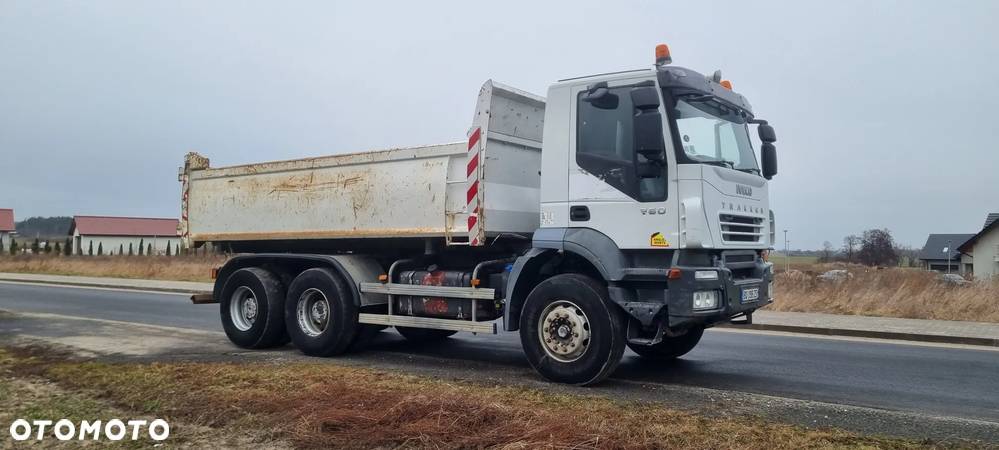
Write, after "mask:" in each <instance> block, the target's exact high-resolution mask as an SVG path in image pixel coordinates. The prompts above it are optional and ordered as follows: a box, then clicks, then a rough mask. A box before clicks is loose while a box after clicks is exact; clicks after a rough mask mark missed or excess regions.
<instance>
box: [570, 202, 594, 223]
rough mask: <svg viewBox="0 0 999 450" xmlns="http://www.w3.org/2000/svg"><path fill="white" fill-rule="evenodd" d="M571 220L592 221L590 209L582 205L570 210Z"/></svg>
mask: <svg viewBox="0 0 999 450" xmlns="http://www.w3.org/2000/svg"><path fill="white" fill-rule="evenodd" d="M569 220H571V221H573V222H586V221H588V220H590V208H588V207H586V206H582V205H579V206H573V207H571V208H569Z"/></svg>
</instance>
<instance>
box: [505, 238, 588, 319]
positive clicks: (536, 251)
mask: <svg viewBox="0 0 999 450" xmlns="http://www.w3.org/2000/svg"><path fill="white" fill-rule="evenodd" d="M563 273H579V274H582V275H586V276H588V277H590V278H593V279H594V280H596V281H598V282H601V283H603V282H606V277H604V274H603V272H602V271H601V270H600V266H598V265H596V264H594V263H593V262H592V261H591V260H590V259H589V258H587V257H586V255H582V254H579V253H575V252H574V251H572V250H569V249H566V250H555V249H550V248H532V249H531V250H529V251H528V252H527V253H526V254H524V255H523V256H521V257H519V258H517V261H516V262H515V263H514V265H513V271H512V272H511V273H510V279H509V280H508V282H507V286H506V292H507V296H506V297H507V298H506V308H504V310H503V327H504V328H503V329H504V330H506V331H517V330H519V329H520V314H521V310H522V308H523V306H524V302H525V301H527V296H528V295H529V294H530V293H531V291H532V290H534V288H535V287H536V286H537V285H538V284H539V283H541V282H542V281H544V280H547V279H548V278H551V277H553V276H555V275H559V274H563Z"/></svg>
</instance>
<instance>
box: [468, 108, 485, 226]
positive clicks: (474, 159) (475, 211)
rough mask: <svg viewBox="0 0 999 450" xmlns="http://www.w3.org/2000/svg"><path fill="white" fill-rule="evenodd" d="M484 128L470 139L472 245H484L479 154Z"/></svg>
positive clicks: (469, 167) (469, 223)
mask: <svg viewBox="0 0 999 450" xmlns="http://www.w3.org/2000/svg"><path fill="white" fill-rule="evenodd" d="M481 141H482V128H481V127H480V128H476V129H475V131H472V134H471V135H470V136H469V137H468V167H467V172H468V173H467V175H468V192H467V195H466V198H467V202H468V203H467V205H468V207H467V209H466V210H467V211H468V242H469V244H470V245H482V241H483V239H481V237H482V234H483V233H482V226H481V225H482V223H481V222H480V221H479V211H480V210H479V205H480V203H479V197H480V196H479V173H480V170H479V167H480V166H479V153H480V150H481V149H482V146H481V145H480V144H481Z"/></svg>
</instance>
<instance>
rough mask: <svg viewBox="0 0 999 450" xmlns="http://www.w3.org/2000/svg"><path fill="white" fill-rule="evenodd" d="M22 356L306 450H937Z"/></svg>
mask: <svg viewBox="0 0 999 450" xmlns="http://www.w3.org/2000/svg"><path fill="white" fill-rule="evenodd" d="M14 352H15V353H8V354H14V355H16V356H14V359H15V361H16V363H15V364H16V366H17V368H16V369H15V372H16V373H20V374H22V376H33V377H43V378H47V379H49V380H52V381H54V382H56V383H57V384H58V385H59V386H61V387H62V388H64V389H67V390H71V391H80V392H91V393H93V395H95V396H97V397H99V398H100V399H102V400H105V401H113V402H114V403H115V404H116V405H117V406H118V407H121V408H124V409H125V410H128V411H136V412H138V413H141V414H153V415H156V416H158V417H166V418H167V419H168V420H179V421H182V422H186V423H193V424H198V425H207V426H211V427H212V428H214V429H217V430H220V432H222V431H223V430H229V431H230V432H231V430H233V429H234V428H237V429H239V428H244V429H252V430H271V433H272V434H271V435H270V436H266V437H265V438H267V439H280V440H287V441H288V442H291V443H292V444H293V445H295V446H296V447H299V448H320V447H322V448H396V447H403V448H601V449H630V448H634V449H644V448H692V449H716V448H749V449H799V448H830V447H833V448H924V447H928V446H931V445H930V444H928V443H918V442H912V441H906V440H896V439H884V438H873V437H865V436H858V435H855V434H852V433H847V432H843V431H839V430H811V429H805V428H801V427H796V426H790V425H783V424H777V423H772V422H766V421H763V420H759V419H756V420H752V419H739V418H707V417H704V416H699V415H695V414H689V413H683V412H678V411H675V410H670V409H666V408H663V407H660V406H655V405H647V404H638V403H625V402H615V401H611V400H607V399H604V398H597V397H589V396H580V395H556V394H551V393H545V392H541V391H537V390H531V389H525V388H516V387H501V386H481V385H473V384H469V383H456V382H446V381H438V380H430V379H427V378H420V377H415V376H407V375H401V374H397V373H389V372H383V371H376V370H370V369H363V368H347V367H340V366H336V365H332V364H292V365H276V364H265V363H256V364H234V363H178V364H152V365H140V364H105V363H93V362H90V363H80V362H45V361H40V360H39V359H37V358H32V357H28V356H24V355H23V354H18V353H16V352H17V350H14ZM2 354H3V351H2V350H0V356H2ZM0 359H2V358H0ZM179 433H180V431H178V434H179ZM172 437H173V436H171V438H172ZM179 437H181V438H183V436H179Z"/></svg>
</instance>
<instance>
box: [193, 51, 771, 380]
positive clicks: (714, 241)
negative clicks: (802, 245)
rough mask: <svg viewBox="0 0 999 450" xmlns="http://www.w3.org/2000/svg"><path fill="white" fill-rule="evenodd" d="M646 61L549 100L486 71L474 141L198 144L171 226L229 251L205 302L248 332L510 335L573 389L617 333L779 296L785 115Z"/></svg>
mask: <svg viewBox="0 0 999 450" xmlns="http://www.w3.org/2000/svg"><path fill="white" fill-rule="evenodd" d="M656 56H657V61H656V65H655V66H654V67H653V68H651V69H648V70H636V71H628V72H618V73H610V74H604V75H596V76H591V77H584V78H573V79H568V80H562V81H559V82H558V83H556V84H554V85H553V86H551V88H550V89H549V90H548V97H547V98H542V97H539V96H536V95H533V94H530V93H527V92H524V91H520V90H517V89H514V88H511V87H507V86H503V85H501V84H498V83H494V82H492V81H487V82H486V83H485V84H484V85H483V87H482V89H481V91H480V93H479V97H478V99H477V103H476V112H475V115H474V117H473V125H472V127H471V129H470V130H469V132H468V140H467V142H463V143H452V144H443V145H435V146H425V147H412V148H403V149H391V150H381V151H371V152H360V153H353V154H345V155H333V156H325V157H316V158H308V159H302V160H292V161H277V162H268V163H260V164H250V165H245V166H235V167H223V168H211V167H209V161H208V159H207V158H205V157H203V156H200V155H197V154H193V153H192V154H189V155H188V157H187V159H186V161H185V165H184V167H183V168H181V172H180V181H181V182H182V184H183V195H182V214H181V217H182V220H181V225H180V231H181V234H182V235H183V237H184V240H185V242H187V243H188V244H189V245H191V246H198V245H201V244H203V243H205V242H212V243H214V244H216V245H217V246H219V247H221V248H225V249H228V250H229V251H231V252H234V253H238V254H239V255H238V256H236V257H233V258H231V259H230V260H229V261H228V262H227V263H226V264H225V266H223V267H222V268H220V269H219V270H218V271H217V278H216V282H215V289H214V292H213V293H212V295H211V296H207V297H197V298H195V300H196V303H220V314H221V318H222V324H223V328H224V329H225V331H226V334H227V335H228V337H229V339H230V340H231V341H232V342H234V343H236V344H237V345H239V346H241V347H247V348H264V347H269V346H274V345H280V344H282V343H283V342H286V339H285V337H287V338H288V339H290V340H291V341H292V342H293V343H294V344H295V345H296V346H297V347H298V348H299V349H300V350H302V351H303V352H305V353H306V354H309V355H315V356H332V355H336V354H340V353H343V352H346V351H349V350H351V349H357V348H359V346H360V344H363V341H364V340H365V339H367V338H370V337H371V336H372V335H373V334H374V333H376V332H378V331H379V330H380V329H382V328H384V327H390V326H391V327H395V328H396V329H397V330H398V331H399V332H400V333H401V334H403V335H404V336H406V337H407V338H409V339H413V340H421V341H427V340H436V339H444V338H447V337H448V336H450V335H452V334H454V333H456V332H459V331H466V332H476V333H496V332H499V331H501V330H505V331H519V333H520V338H521V343H522V344H523V347H524V352H525V354H526V356H527V360H528V361H529V362H530V364H531V366H532V367H534V368H535V369H536V370H537V371H538V373H540V374H541V375H543V376H544V377H546V378H548V379H550V380H554V381H559V382H565V383H573V384H580V385H586V384H592V383H596V382H599V381H600V380H602V379H604V378H605V377H607V376H608V375H609V374H610V373H611V372H612V371H613V370H614V368H615V367H616V366H617V364H618V362H619V361H620V359H621V356H622V354H623V352H624V348H625V347H626V346H627V347H629V348H631V349H632V350H633V351H635V352H636V353H638V354H639V355H641V356H642V357H645V358H649V359H652V360H669V359H673V358H677V357H680V356H682V355H683V354H685V353H687V352H688V351H690V350H691V349H693V348H694V346H695V345H696V344H697V343H698V341H699V340H700V338H701V335H702V333H703V331H704V329H705V328H708V327H711V326H713V325H715V324H718V323H724V322H733V323H736V322H738V320H733V319H741V322H742V323H749V322H751V320H752V313H753V311H755V310H756V309H758V308H760V307H762V306H764V305H766V304H768V303H769V302H771V301H772V298H773V290H772V279H773V274H772V269H771V265H770V264H769V263H768V262H767V255H768V251H769V249H770V247H771V245H772V242H773V234H774V219H773V214H772V213H771V211H770V207H769V203H768V197H767V194H768V192H767V189H768V180H769V179H771V178H772V177H773V176H774V174H776V171H777V169H776V164H777V162H776V150H775V148H774V146H773V142H775V141H776V137H775V134H774V130H773V128H772V127H770V126H769V125H768V124H767V123H766V121H764V120H760V119H758V118H756V117H755V115H754V113H753V111H752V108H751V107H750V105H749V102H747V101H746V99H745V98H743V97H742V96H741V95H739V94H737V93H736V92H734V91H733V90H732V85H731V83H730V82H728V81H725V80H722V79H721V75H720V73H719V72H715V74H714V75H712V76H710V77H708V76H704V75H702V74H699V73H697V72H694V71H692V70H690V69H685V68H682V67H676V66H673V65H671V64H670V62H671V60H670V57H669V51H668V48H666V47H665V45H662V46H659V47H657V49H656ZM751 126H756V127H757V132H758V133H759V137H760V140H761V141H762V142H763V145H762V146H761V148H760V158H759V159H760V161H761V162H760V163H757V156H756V153H755V151H754V149H753V147H752V143H751V142H752V141H751V139H750V136H749V132H750V127H751ZM499 319H502V320H501V321H500V320H499Z"/></svg>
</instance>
